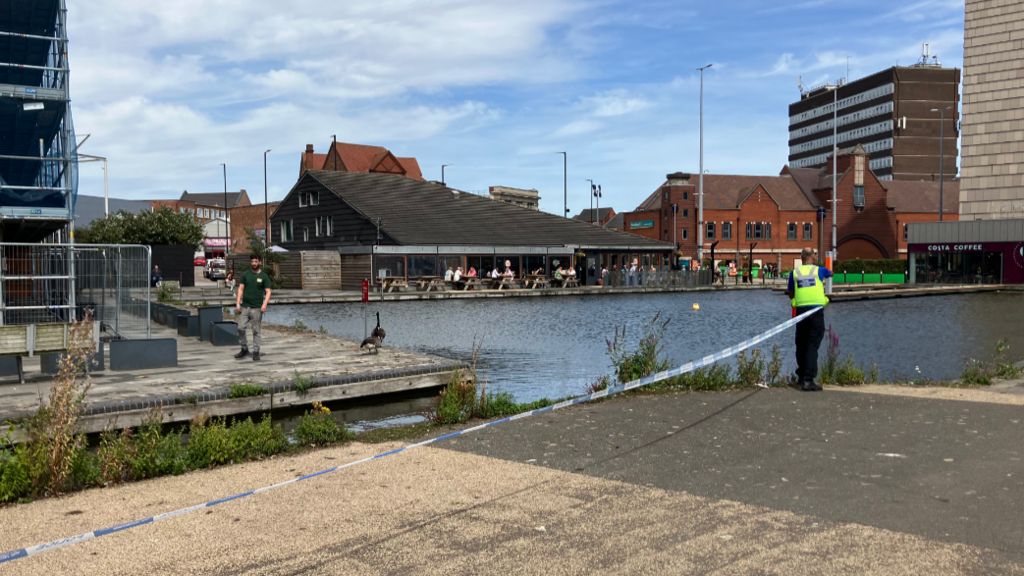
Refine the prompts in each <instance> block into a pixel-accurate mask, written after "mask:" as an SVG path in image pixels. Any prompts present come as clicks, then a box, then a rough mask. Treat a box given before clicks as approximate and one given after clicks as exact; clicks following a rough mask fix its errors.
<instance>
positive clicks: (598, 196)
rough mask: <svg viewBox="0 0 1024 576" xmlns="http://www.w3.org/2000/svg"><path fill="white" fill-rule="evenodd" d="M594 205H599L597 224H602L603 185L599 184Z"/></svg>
mask: <svg viewBox="0 0 1024 576" xmlns="http://www.w3.org/2000/svg"><path fill="white" fill-rule="evenodd" d="M594 205H595V206H597V225H598V226H601V185H600V184H598V185H597V192H594Z"/></svg>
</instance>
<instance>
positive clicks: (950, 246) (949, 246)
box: [928, 244, 983, 252]
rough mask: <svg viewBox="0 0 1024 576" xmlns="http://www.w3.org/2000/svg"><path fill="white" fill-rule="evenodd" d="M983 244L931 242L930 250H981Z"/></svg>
mask: <svg viewBox="0 0 1024 576" xmlns="http://www.w3.org/2000/svg"><path fill="white" fill-rule="evenodd" d="M982 249H983V248H982V244H929V245H928V251H929V252H981V251H982Z"/></svg>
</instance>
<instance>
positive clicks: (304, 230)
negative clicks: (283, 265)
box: [302, 226, 309, 242]
mask: <svg viewBox="0 0 1024 576" xmlns="http://www.w3.org/2000/svg"><path fill="white" fill-rule="evenodd" d="M302 241H303V242H309V226H303V227H302Z"/></svg>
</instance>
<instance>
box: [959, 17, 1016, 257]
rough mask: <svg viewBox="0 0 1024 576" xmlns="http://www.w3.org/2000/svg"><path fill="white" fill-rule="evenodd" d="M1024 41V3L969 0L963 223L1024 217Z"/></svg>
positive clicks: (966, 53)
mask: <svg viewBox="0 0 1024 576" xmlns="http://www.w3.org/2000/svg"><path fill="white" fill-rule="evenodd" d="M1022 42H1024V3H1021V2H1018V1H1009V0H967V6H966V12H965V17H964V89H963V90H964V104H963V114H964V120H963V157H962V160H961V164H962V182H961V190H962V192H961V196H960V218H961V219H963V220H992V219H1004V218H1024V46H1022ZM1022 240H1024V238H1022Z"/></svg>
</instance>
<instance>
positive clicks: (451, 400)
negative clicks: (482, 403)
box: [435, 370, 477, 424]
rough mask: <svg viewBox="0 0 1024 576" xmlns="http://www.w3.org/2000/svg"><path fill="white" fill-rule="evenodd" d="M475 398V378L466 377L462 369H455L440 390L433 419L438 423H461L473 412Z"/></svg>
mask: <svg viewBox="0 0 1024 576" xmlns="http://www.w3.org/2000/svg"><path fill="white" fill-rule="evenodd" d="M476 398H477V391H476V381H475V379H471V378H466V376H465V373H464V372H463V371H462V370H455V371H454V372H452V379H451V381H449V382H448V386H446V387H445V389H444V391H442V392H441V401H440V402H439V403H438V405H437V415H436V416H435V420H436V421H437V423H438V424H461V423H462V422H465V421H467V420H469V419H470V418H471V417H472V416H473V413H474V412H475V408H476V406H475V405H476Z"/></svg>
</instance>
